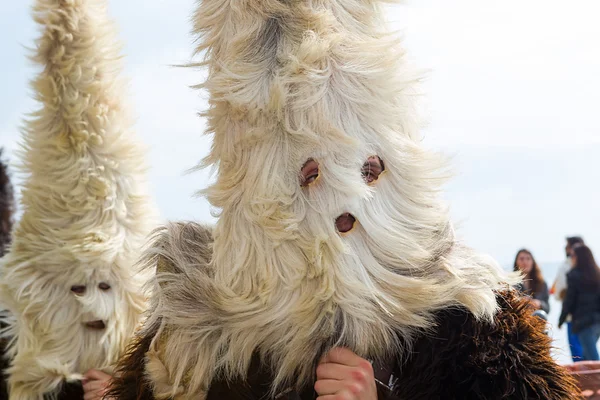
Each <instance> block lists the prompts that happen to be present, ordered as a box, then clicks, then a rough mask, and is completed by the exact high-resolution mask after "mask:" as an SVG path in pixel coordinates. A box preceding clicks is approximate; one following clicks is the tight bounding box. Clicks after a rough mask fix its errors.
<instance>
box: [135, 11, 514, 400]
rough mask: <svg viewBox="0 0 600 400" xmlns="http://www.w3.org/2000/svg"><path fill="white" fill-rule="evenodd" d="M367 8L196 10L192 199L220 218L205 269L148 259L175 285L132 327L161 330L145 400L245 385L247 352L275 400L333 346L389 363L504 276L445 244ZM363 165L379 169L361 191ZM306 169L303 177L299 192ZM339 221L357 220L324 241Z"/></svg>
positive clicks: (383, 40)
mask: <svg viewBox="0 0 600 400" xmlns="http://www.w3.org/2000/svg"><path fill="white" fill-rule="evenodd" d="M378 3H379V2H378V1H372V0H335V1H334V0H239V1H235V2H232V1H228V0H203V1H200V2H199V6H198V9H197V11H196V13H195V16H194V23H195V32H196V33H197V34H198V35H199V40H198V42H199V44H198V47H197V49H196V53H197V54H203V56H204V58H205V61H204V62H201V63H198V64H195V65H196V66H198V65H206V66H208V78H207V80H206V82H205V83H204V84H203V85H200V87H202V88H205V89H207V90H208V92H209V95H210V100H209V104H210V108H209V110H208V111H207V112H206V114H205V115H206V117H207V120H208V131H209V133H212V134H213V146H212V149H211V152H210V155H209V156H208V157H207V159H206V160H205V162H204V163H203V166H208V165H213V166H214V167H215V168H216V170H217V176H216V182H215V183H214V184H213V185H212V186H210V187H209V188H208V189H207V190H206V191H205V192H204V193H205V194H206V195H207V197H208V199H209V201H210V202H211V204H212V205H213V206H215V207H216V208H218V209H220V215H219V219H218V222H217V223H216V226H215V228H214V244H213V247H214V252H213V258H212V259H211V261H210V264H209V265H207V266H206V268H202V269H198V268H193V269H189V268H188V266H189V263H190V261H189V260H190V258H191V259H192V260H194V248H193V247H190V246H188V244H186V243H173V244H172V246H171V247H170V248H169V249H168V250H170V251H166V250H164V249H163V250H162V251H163V252H165V253H166V254H165V257H168V258H169V259H171V260H172V261H173V264H174V265H176V266H177V268H178V269H180V270H181V271H182V272H183V273H184V274H185V276H186V279H184V280H182V279H177V280H175V279H173V278H172V276H171V275H167V276H162V277H161V278H160V279H161V281H162V282H163V283H165V284H166V283H168V285H166V286H165V288H164V289H163V290H162V291H161V293H160V295H159V299H158V300H157V303H156V308H155V310H154V315H153V316H152V320H151V322H149V324H150V325H149V326H153V324H159V325H160V329H159V334H158V336H157V338H156V339H155V341H154V342H153V343H152V347H151V351H150V353H149V354H148V363H147V372H148V374H149V376H150V379H151V380H152V382H153V383H154V384H155V388H154V391H155V395H156V396H157V397H158V398H161V399H162V398H168V397H170V396H174V397H176V398H178V399H179V398H181V399H188V398H189V399H202V398H204V396H205V395H206V391H207V389H208V387H209V385H210V383H211V381H212V380H213V378H214V377H215V376H224V377H226V378H227V379H235V378H236V377H244V376H246V375H247V372H248V368H249V366H250V362H251V358H252V355H253V354H256V353H258V354H259V355H260V357H262V358H263V359H264V361H265V363H266V364H267V365H270V366H272V368H273V369H274V370H275V374H274V377H275V378H274V381H273V383H272V389H273V391H274V392H275V391H277V390H278V389H279V388H281V387H284V385H289V384H293V385H300V386H301V385H303V384H304V383H306V382H308V381H310V379H312V372H313V370H314V364H315V362H316V360H317V358H318V356H319V355H320V354H322V352H323V351H324V350H327V349H328V348H330V347H332V346H335V345H344V346H348V347H349V348H351V349H352V350H353V351H355V352H356V353H357V354H359V355H360V356H363V357H369V358H371V359H379V358H384V357H385V356H387V355H389V354H391V353H394V354H402V352H403V351H404V350H405V349H406V348H407V346H409V345H410V338H411V337H412V336H413V335H414V334H415V333H417V332H419V331H420V330H423V329H428V328H430V327H431V320H432V315H433V313H434V312H435V311H437V310H439V309H442V308H448V307H457V306H464V307H466V308H467V309H468V310H470V311H471V312H472V313H473V314H474V315H475V316H476V317H477V318H480V319H483V320H487V321H491V319H492V317H493V315H494V312H495V311H496V309H497V304H496V300H495V296H494V290H496V289H499V288H501V287H503V284H504V283H505V282H508V281H511V280H512V277H509V276H506V275H505V274H504V273H503V272H502V271H501V269H500V268H499V267H498V266H497V265H496V264H495V262H494V261H492V260H490V259H488V258H487V257H483V256H480V255H478V254H475V253H474V252H473V251H471V250H470V249H468V248H466V247H465V246H463V245H462V244H461V243H460V242H459V241H458V240H457V239H456V238H455V235H454V231H453V228H452V225H451V223H450V219H449V216H448V210H447V208H446V206H445V205H444V204H443V202H442V201H441V200H440V194H439V192H440V187H441V184H442V183H443V182H444V180H445V167H444V163H443V161H442V159H441V158H440V157H439V156H437V155H435V154H431V153H429V152H427V151H426V150H425V149H423V148H422V146H421V144H420V137H419V134H418V125H419V121H418V119H417V117H416V110H415V97H416V95H417V94H416V93H417V92H416V90H415V84H416V83H417V81H418V79H419V75H418V74H417V73H415V72H414V71H412V70H411V69H410V68H409V67H408V65H407V63H406V62H405V59H404V55H403V50H402V48H401V46H400V44H399V42H398V40H397V39H396V38H394V37H393V36H392V35H391V34H390V33H389V32H388V31H386V24H385V21H384V20H383V18H382V13H381V12H380V10H379V4H378ZM372 155H378V156H379V157H381V159H382V160H383V161H384V163H385V166H386V171H385V173H384V174H383V175H382V176H381V177H380V178H379V179H378V180H377V181H376V182H375V183H374V184H372V185H368V184H366V183H365V181H364V180H363V177H362V176H361V167H362V165H363V163H364V162H365V161H366V160H367V159H368V157H369V156H372ZM308 159H314V160H316V161H317V162H318V163H319V166H320V174H319V177H318V179H317V180H316V181H315V182H314V183H313V184H311V185H309V186H308V187H301V185H300V177H299V173H300V169H301V167H302V166H303V165H304V164H305V162H306V161H307V160H308ZM345 212H349V213H352V214H353V215H354V216H355V217H356V219H357V221H358V222H357V224H356V227H355V228H354V229H353V230H352V231H351V232H349V233H347V234H344V235H340V233H339V232H338V231H337V230H336V226H335V224H334V221H335V220H336V218H337V217H338V216H339V215H341V214H342V213H345ZM198 263H199V261H198ZM398 334H399V335H400V336H401V337H402V338H403V339H404V340H402V341H399V340H398V339H397V335H398ZM367 338H368V339H367Z"/></svg>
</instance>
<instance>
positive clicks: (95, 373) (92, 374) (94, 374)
mask: <svg viewBox="0 0 600 400" xmlns="http://www.w3.org/2000/svg"><path fill="white" fill-rule="evenodd" d="M83 376H84V377H85V378H86V379H89V380H107V379H110V378H111V376H110V375H109V374H106V373H104V372H102V371H99V370H97V369H90V370H89V371H88V372H86V373H85V374H84V375H83Z"/></svg>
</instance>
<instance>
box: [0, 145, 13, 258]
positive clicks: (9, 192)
mask: <svg viewBox="0 0 600 400" xmlns="http://www.w3.org/2000/svg"><path fill="white" fill-rule="evenodd" d="M2 150H3V149H0V257H2V256H3V255H4V253H5V252H6V249H7V247H8V245H9V244H10V238H11V230H12V226H13V215H14V212H15V196H14V192H13V187H12V184H11V183H10V175H9V173H8V166H7V165H6V164H4V163H3V162H2Z"/></svg>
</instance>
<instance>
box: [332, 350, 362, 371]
mask: <svg viewBox="0 0 600 400" xmlns="http://www.w3.org/2000/svg"><path fill="white" fill-rule="evenodd" d="M361 361H363V359H362V358H360V357H359V356H357V355H356V354H354V353H353V352H352V351H350V350H348V349H347V348H344V347H336V348H334V349H331V351H329V352H328V353H327V355H326V356H325V362H330V363H336V364H343V365H348V366H351V367H356V366H358V365H359V364H360V362H361Z"/></svg>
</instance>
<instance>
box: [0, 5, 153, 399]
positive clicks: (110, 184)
mask: <svg viewBox="0 0 600 400" xmlns="http://www.w3.org/2000/svg"><path fill="white" fill-rule="evenodd" d="M33 16H34V19H35V21H36V22H37V23H38V24H39V25H40V28H41V35H40V37H39V39H38V40H37V42H36V48H35V54H34V56H33V57H32V58H33V60H34V62H36V63H37V64H38V65H39V66H40V67H41V72H40V73H39V75H38V76H37V78H36V79H35V80H34V81H33V84H32V86H33V89H34V92H35V94H36V99H37V100H38V101H39V102H40V103H41V107H40V108H39V110H38V111H36V112H35V113H33V115H32V116H31V117H30V118H29V119H28V121H27V122H26V126H25V129H24V132H23V137H22V140H23V142H22V165H21V169H22V172H23V173H24V174H25V175H26V179H25V181H24V187H23V191H22V200H21V203H22V207H23V216H22V218H21V219H20V221H19V223H18V224H17V226H16V228H15V230H14V237H13V245H12V247H11V250H10V252H9V253H8V254H7V255H6V256H5V257H4V258H3V259H2V261H1V262H2V265H1V267H2V269H1V276H0V303H1V306H2V307H4V309H6V310H8V312H9V313H10V316H9V317H8V318H6V320H5V321H4V322H6V323H8V325H9V326H8V329H7V330H6V331H5V332H4V336H5V337H9V338H10V339H11V341H10V343H9V348H8V355H9V357H10V358H11V366H10V368H9V369H8V371H7V372H8V373H9V375H10V376H9V378H8V383H9V389H10V398H11V399H13V400H25V399H27V400H29V399H41V398H42V395H43V394H44V393H47V394H49V395H55V394H56V393H57V392H58V391H59V390H60V386H61V384H62V383H63V382H64V381H65V380H66V381H69V380H74V379H79V378H80V377H81V375H82V374H83V373H85V372H86V371H87V370H89V369H90V368H96V369H101V370H105V371H107V372H110V371H111V369H112V368H113V366H114V364H115V362H116V361H117V359H118V357H119V355H120V353H121V351H122V350H124V348H125V345H126V343H127V340H129V339H130V337H131V336H132V335H133V332H134V330H135V329H136V327H137V326H138V325H139V322H140V319H141V313H142V312H143V311H144V310H145V308H146V306H145V304H146V300H147V293H146V292H145V291H144V289H143V285H144V284H145V282H146V281H147V278H148V275H147V274H140V273H137V268H136V267H134V264H135V263H136V261H137V259H138V257H139V253H140V251H141V248H142V247H143V244H144V242H145V240H146V236H147V234H148V233H149V232H150V231H151V230H152V228H153V224H154V222H155V220H154V218H155V216H156V213H155V210H154V207H153V206H152V204H151V201H150V199H149V196H148V194H147V190H146V187H145V181H146V177H145V173H146V172H145V169H146V168H145V166H144V165H145V160H144V158H145V155H144V153H145V149H144V148H143V147H142V146H141V145H140V143H138V141H137V139H136V138H135V137H134V134H133V132H132V130H131V126H132V124H131V120H130V117H129V116H128V113H127V110H126V109H125V106H124V103H123V97H124V94H123V92H122V90H123V87H124V82H123V81H122V80H121V79H119V78H118V73H119V72H120V69H121V67H120V60H119V59H120V55H119V46H118V44H117V42H116V38H115V35H114V27H113V25H112V24H111V23H110V22H109V21H108V17H107V10H106V5H105V2H104V1H103V0H37V1H36V2H35V5H34V7H33ZM101 284H102V285H101ZM104 284H107V285H108V286H109V288H107V286H106V285H104ZM77 286H80V287H79V288H77ZM81 286H85V288H84V290H82V289H81ZM73 287H75V288H73ZM72 288H73V289H74V290H71V289H72ZM75 292H79V294H77V293H75ZM98 320H101V321H103V322H104V324H105V328H104V329H101V330H93V329H90V328H89V327H87V326H86V325H85V323H87V322H90V321H98Z"/></svg>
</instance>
